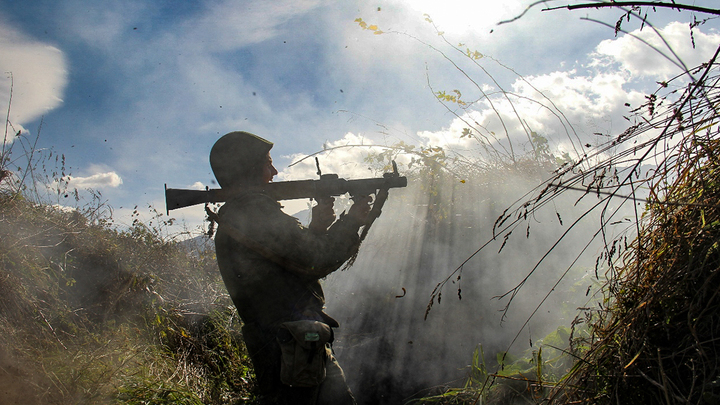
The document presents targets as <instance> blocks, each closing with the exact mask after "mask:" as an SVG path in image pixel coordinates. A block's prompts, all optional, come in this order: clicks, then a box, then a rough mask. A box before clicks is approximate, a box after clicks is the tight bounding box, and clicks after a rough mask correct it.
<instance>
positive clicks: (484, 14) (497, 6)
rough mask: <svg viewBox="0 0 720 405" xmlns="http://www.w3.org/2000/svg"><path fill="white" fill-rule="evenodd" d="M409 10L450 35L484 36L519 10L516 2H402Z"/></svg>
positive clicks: (413, 0)
mask: <svg viewBox="0 0 720 405" xmlns="http://www.w3.org/2000/svg"><path fill="white" fill-rule="evenodd" d="M402 3H404V5H405V6H406V7H408V8H410V9H413V10H417V11H418V12H420V13H422V14H427V15H429V16H430V18H432V20H433V21H434V22H435V23H436V24H437V25H438V27H439V28H440V29H441V30H442V31H444V32H447V33H451V34H466V33H488V32H490V30H492V29H493V27H494V26H495V25H496V24H497V23H498V22H500V21H502V20H503V19H507V18H511V17H513V16H515V15H516V14H517V13H519V12H521V11H522V7H523V6H522V4H521V3H520V2H519V1H517V0H507V1H497V0H479V1H478V0H475V1H473V0H445V1H442V2H440V1H436V0H403V1H402Z"/></svg>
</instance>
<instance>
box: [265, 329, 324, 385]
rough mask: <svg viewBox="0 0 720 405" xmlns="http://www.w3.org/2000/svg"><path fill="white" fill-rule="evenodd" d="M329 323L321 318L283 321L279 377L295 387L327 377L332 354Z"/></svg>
mask: <svg viewBox="0 0 720 405" xmlns="http://www.w3.org/2000/svg"><path fill="white" fill-rule="evenodd" d="M332 338H333V332H332V329H331V328H330V326H328V325H326V324H324V323H322V322H318V321H309V320H308V321H293V322H284V323H283V324H281V325H280V330H279V331H278V335H277V340H278V343H279V344H280V351H281V353H282V360H281V365H280V380H281V381H282V382H283V384H287V385H289V386H292V387H316V386H318V385H320V383H321V382H323V380H324V379H325V363H326V362H327V359H328V358H329V357H330V355H331V353H332V352H331V349H330V342H332Z"/></svg>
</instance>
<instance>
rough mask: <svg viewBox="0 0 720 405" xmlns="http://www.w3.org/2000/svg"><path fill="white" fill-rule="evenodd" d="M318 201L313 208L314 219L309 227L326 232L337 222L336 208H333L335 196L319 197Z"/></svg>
mask: <svg viewBox="0 0 720 405" xmlns="http://www.w3.org/2000/svg"><path fill="white" fill-rule="evenodd" d="M317 202H318V203H317V205H316V206H314V207H313V208H312V221H310V225H309V226H308V228H310V229H312V230H314V231H318V232H325V231H327V229H328V227H330V225H332V223H333V222H335V210H334V209H333V205H334V203H335V198H333V197H322V198H319V199H317Z"/></svg>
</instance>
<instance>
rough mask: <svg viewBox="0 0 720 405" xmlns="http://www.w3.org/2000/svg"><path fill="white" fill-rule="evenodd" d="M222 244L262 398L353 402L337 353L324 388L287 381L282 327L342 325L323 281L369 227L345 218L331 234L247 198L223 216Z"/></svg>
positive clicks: (225, 273)
mask: <svg viewBox="0 0 720 405" xmlns="http://www.w3.org/2000/svg"><path fill="white" fill-rule="evenodd" d="M218 215H219V221H218V224H219V225H218V230H217V235H216V236H215V246H216V250H217V259H218V264H219V267H220V272H221V274H222V277H223V280H224V282H225V286H226V287H227V290H228V292H229V294H230V297H231V298H232V300H233V302H234V303H235V306H236V307H237V309H238V312H239V314H240V317H241V318H242V320H243V323H244V326H243V337H244V339H245V343H246V346H247V348H248V352H249V354H250V357H251V359H252V361H253V365H254V367H255V373H256V376H257V381H258V386H259V390H260V394H261V395H262V396H263V398H264V400H265V401H266V403H273V404H284V403H292V404H314V403H317V404H354V403H355V400H354V399H353V397H352V394H351V393H350V390H349V389H348V387H347V384H346V382H345V377H344V375H343V372H342V369H341V368H340V367H339V365H338V364H337V361H336V360H335V359H334V358H333V357H332V356H331V357H330V358H329V359H328V363H327V368H326V370H327V377H326V379H325V381H324V382H323V383H322V384H321V385H320V386H319V387H318V388H297V387H289V386H287V385H284V384H282V383H281V382H280V378H279V373H280V349H279V346H278V343H277V340H276V336H277V333H278V328H279V325H280V324H281V323H283V322H286V321H296V320H317V321H322V322H325V323H326V324H328V325H330V326H333V327H337V326H338V324H337V322H336V321H335V320H334V319H332V318H331V317H330V316H328V315H327V314H325V313H324V312H323V306H324V304H325V298H324V295H323V290H322V287H321V286H320V282H319V279H320V278H322V277H325V276H327V275H328V274H330V273H332V272H333V271H335V270H337V269H338V268H339V267H340V266H342V264H343V263H344V262H345V261H346V260H347V259H348V258H350V256H352V255H353V254H354V253H355V252H356V251H357V247H358V239H359V238H358V234H357V232H358V229H359V228H360V226H361V225H362V224H360V223H357V221H355V220H353V219H352V218H350V217H347V216H345V217H341V218H340V219H339V220H338V221H336V222H335V223H334V224H333V225H332V226H331V227H330V228H329V229H328V230H327V231H326V232H316V231H314V230H310V229H308V228H306V227H303V226H302V225H300V223H299V222H298V221H297V219H295V218H293V217H291V216H289V215H287V214H285V213H283V212H282V211H281V206H280V204H279V203H278V202H277V201H275V200H273V199H272V198H270V197H268V196H266V195H263V194H246V195H244V196H241V197H239V198H236V199H234V200H231V201H229V202H227V203H226V204H225V205H224V206H223V207H222V208H221V209H220V211H219V213H218Z"/></svg>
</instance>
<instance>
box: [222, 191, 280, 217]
mask: <svg viewBox="0 0 720 405" xmlns="http://www.w3.org/2000/svg"><path fill="white" fill-rule="evenodd" d="M280 208H281V206H280V203H278V202H277V201H275V199H273V198H272V197H270V196H268V195H266V194H261V193H247V194H243V195H240V196H237V197H235V198H233V199H231V200H229V201H228V202H226V203H225V204H224V205H223V206H222V207H221V208H220V213H227V212H231V211H238V210H242V211H248V210H250V211H254V210H266V209H270V210H277V209H280Z"/></svg>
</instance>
